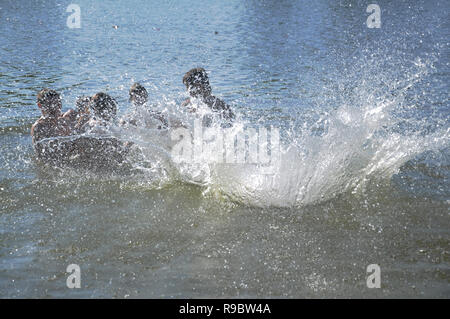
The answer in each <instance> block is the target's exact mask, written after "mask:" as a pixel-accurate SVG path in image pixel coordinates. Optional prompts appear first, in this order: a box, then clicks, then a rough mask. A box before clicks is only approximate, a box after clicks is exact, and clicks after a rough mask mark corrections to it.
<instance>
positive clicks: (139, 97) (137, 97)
mask: <svg viewBox="0 0 450 319" xmlns="http://www.w3.org/2000/svg"><path fill="white" fill-rule="evenodd" d="M147 100H148V93H147V90H146V89H145V87H143V86H142V85H140V84H139V83H134V84H133V85H132V86H131V88H130V102H131V103H133V104H135V105H144V104H145V103H147Z"/></svg>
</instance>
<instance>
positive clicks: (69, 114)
mask: <svg viewBox="0 0 450 319" xmlns="http://www.w3.org/2000/svg"><path fill="white" fill-rule="evenodd" d="M77 115H78V113H77V112H76V111H75V110H72V109H70V110H68V111H67V112H66V113H64V114H63V115H62V118H63V119H66V120H69V121H71V122H72V121H76V118H77Z"/></svg>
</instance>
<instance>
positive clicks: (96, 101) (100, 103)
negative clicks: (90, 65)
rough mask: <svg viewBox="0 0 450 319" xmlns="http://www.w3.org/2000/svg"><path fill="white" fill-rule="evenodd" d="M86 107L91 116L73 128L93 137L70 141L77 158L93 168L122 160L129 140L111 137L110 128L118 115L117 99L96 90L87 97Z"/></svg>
mask: <svg viewBox="0 0 450 319" xmlns="http://www.w3.org/2000/svg"><path fill="white" fill-rule="evenodd" d="M89 108H90V111H91V114H92V115H91V118H90V119H89V120H88V121H87V122H85V123H84V124H83V123H80V121H79V122H78V124H79V125H77V127H76V129H77V130H78V131H79V132H82V133H84V132H88V133H93V134H94V136H81V137H80V138H77V140H76V141H75V142H74V143H73V145H74V146H73V147H74V149H75V150H76V151H75V152H76V154H77V155H78V161H79V162H81V163H82V165H83V166H84V167H92V168H94V167H95V168H99V167H100V168H108V167H111V166H112V165H115V164H118V163H122V162H123V161H124V160H125V157H126V155H127V154H128V152H129V151H130V147H131V145H132V143H130V142H123V141H120V140H119V139H117V138H115V137H112V136H110V133H111V131H110V130H109V128H110V127H111V126H112V125H114V122H115V119H116V115H117V103H116V101H115V100H114V99H113V98H112V97H111V96H109V95H108V94H106V93H103V92H99V93H97V94H95V95H94V96H92V97H91V98H90V100H89ZM105 135H106V136H105Z"/></svg>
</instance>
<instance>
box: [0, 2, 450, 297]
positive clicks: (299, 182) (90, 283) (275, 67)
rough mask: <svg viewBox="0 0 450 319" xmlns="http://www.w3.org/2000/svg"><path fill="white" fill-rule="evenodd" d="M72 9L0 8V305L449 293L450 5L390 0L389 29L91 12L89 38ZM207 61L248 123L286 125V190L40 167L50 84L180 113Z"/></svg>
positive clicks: (242, 13)
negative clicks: (371, 277)
mask: <svg viewBox="0 0 450 319" xmlns="http://www.w3.org/2000/svg"><path fill="white" fill-rule="evenodd" d="M70 3H71V2H69V1H50V0H48V1H10V0H3V1H1V2H0V145H1V152H0V200H1V202H0V296H1V297H7V298H10V297H45V298H48V297H69V298H71V297H82V298H90V297H103V298H109V297H116V298H127V297H130V298H140V297H154V298H159V297H363V298H364V297H445V298H448V297H449V296H450V288H449V281H450V264H449V247H450V245H449V226H450V222H449V204H450V182H449V176H450V173H449V167H450V160H449V154H450V153H449V134H450V133H449V130H450V126H449V119H450V116H449V115H450V105H449V96H448V91H449V90H448V89H449V43H448V39H449V21H450V19H449V7H450V4H449V2H448V1H440V0H435V1H403V0H402V1H377V2H376V3H377V4H378V5H379V6H380V8H381V21H382V25H381V28H379V29H369V28H368V27H367V25H366V19H367V17H368V16H369V13H366V8H367V6H368V5H369V4H370V3H371V2H367V1H351V0H340V1H330V0H320V1H315V2H308V1H294V0H290V1H289V0H277V1H271V0H259V1H256V0H254V1H253V0H248V1H237V0H230V1H216V0H208V1H185V0H179V1H175V0H171V1H165V2H160V1H144V0H142V1H138V0H133V1H120V2H119V1H85V0H77V1H76V4H78V5H79V6H80V9H81V28H79V29H70V28H68V27H67V25H66V20H67V17H68V16H69V15H70V13H67V12H66V8H67V7H68V6H69V4H70ZM114 25H117V26H118V28H113V26H114ZM197 66H202V67H204V68H206V70H207V71H208V73H209V75H210V79H211V84H212V86H213V93H214V94H215V95H217V96H220V97H221V98H223V99H224V100H225V101H227V102H228V103H229V104H230V105H232V107H233V109H234V110H235V112H236V113H237V114H238V118H239V120H238V122H239V123H253V124H257V125H266V126H268V125H273V126H276V127H279V128H280V129H281V134H282V141H283V150H284V151H283V157H282V158H283V162H282V169H280V171H279V173H278V174H277V175H276V176H275V177H274V179H272V180H271V181H267V180H266V179H264V178H263V177H262V176H261V175H260V174H259V173H258V171H246V170H245V169H244V171H239V168H230V167H221V168H214V169H213V168H211V172H212V173H211V172H210V176H209V177H208V178H207V179H206V181H205V183H204V184H203V185H202V186H198V185H195V184H194V183H191V182H190V181H189V179H181V180H179V179H176V180H175V179H173V178H172V177H167V176H163V175H159V174H158V173H157V172H155V171H151V170H150V171H144V172H142V170H137V172H134V173H132V174H126V175H123V174H116V173H111V174H98V173H95V172H90V171H83V170H70V169H68V170H59V169H56V168H55V169H53V168H48V167H43V166H42V165H40V164H39V163H37V162H36V161H35V160H34V153H33V150H32V146H31V137H30V135H29V131H30V127H31V125H32V124H33V122H34V121H35V120H36V119H37V118H38V117H39V116H40V114H39V110H38V109H37V107H36V94H37V92H38V91H39V90H40V89H41V88H43V87H51V88H54V89H56V90H57V91H58V92H61V94H62V97H63V108H64V109H69V108H72V107H74V103H75V100H76V98H77V97H78V96H80V95H87V94H89V95H91V94H94V93H96V92H98V91H105V92H107V93H109V94H111V95H112V96H113V97H114V98H116V100H117V101H118V103H119V111H120V113H121V114H124V113H126V112H127V111H128V110H129V105H128V100H127V95H128V88H129V87H130V86H131V84H132V83H133V82H135V81H139V82H141V83H142V84H143V85H144V86H145V87H146V88H147V90H148V91H149V95H150V101H151V103H152V104H155V105H157V107H161V108H165V107H167V105H171V106H172V108H171V110H172V112H175V113H176V112H177V111H176V110H177V108H176V106H175V105H177V104H179V103H180V102H181V101H183V99H184V98H186V96H187V95H186V93H185V92H184V87H183V84H182V81H181V79H182V76H183V75H184V73H185V72H186V71H188V70H189V69H190V68H192V67H197ZM141 138H142V136H141ZM133 164H134V165H135V167H136V168H141V166H142V163H139V162H135V163H133ZM71 263H75V264H78V265H80V267H81V274H82V288H81V289H68V288H67V287H66V278H67V276H68V274H67V273H66V272H65V270H66V267H67V265H69V264H71ZM374 263H375V264H379V265H380V267H381V274H382V281H381V283H382V284H381V289H368V288H367V287H366V276H367V273H366V267H367V266H368V265H369V264H374Z"/></svg>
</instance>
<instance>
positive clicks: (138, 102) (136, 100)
mask: <svg viewBox="0 0 450 319" xmlns="http://www.w3.org/2000/svg"><path fill="white" fill-rule="evenodd" d="M129 95H130V98H129V101H130V102H131V104H132V105H133V108H134V110H133V113H132V114H130V115H129V116H128V119H122V121H121V124H123V125H124V124H131V125H134V126H144V127H146V128H157V129H163V128H167V127H168V126H169V124H168V122H167V119H166V118H165V117H164V116H163V115H162V114H161V112H157V111H153V110H150V107H149V105H148V93H147V90H146V89H145V87H143V86H142V85H141V84H139V83H134V84H133V85H132V86H131V88H130V91H129Z"/></svg>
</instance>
